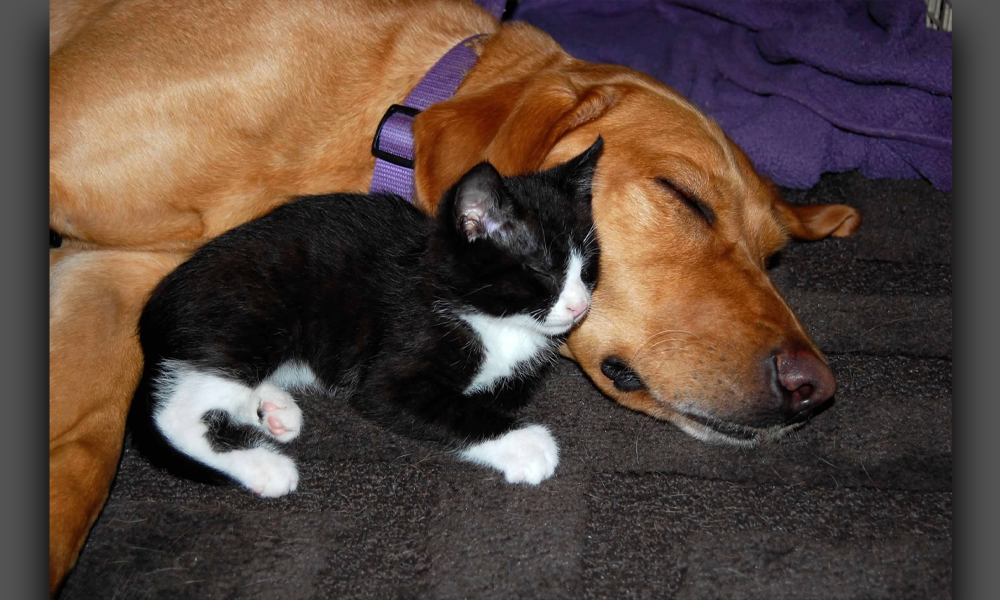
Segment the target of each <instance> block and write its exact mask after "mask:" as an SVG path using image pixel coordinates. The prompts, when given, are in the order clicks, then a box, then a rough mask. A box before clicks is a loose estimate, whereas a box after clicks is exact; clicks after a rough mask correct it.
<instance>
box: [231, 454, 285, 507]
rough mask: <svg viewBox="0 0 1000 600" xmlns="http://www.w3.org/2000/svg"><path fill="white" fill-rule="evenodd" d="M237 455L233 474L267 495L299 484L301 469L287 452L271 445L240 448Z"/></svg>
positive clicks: (283, 492) (261, 494) (279, 493)
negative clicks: (274, 448)
mask: <svg viewBox="0 0 1000 600" xmlns="http://www.w3.org/2000/svg"><path fill="white" fill-rule="evenodd" d="M233 455H234V456H233V459H234V463H233V464H232V465H230V469H228V471H229V473H230V475H232V476H233V477H234V478H235V479H236V480H237V481H239V482H240V483H241V484H243V485H244V486H245V487H246V488H248V489H250V490H251V491H253V493H255V494H257V495H259V496H261V497H263V498H277V497H279V496H284V495H286V494H289V493H291V492H294V491H295V488H297V487H298V485H299V470H298V468H296V466H295V462H294V461H292V459H290V458H288V457H287V456H282V455H281V454H278V453H277V452H274V451H272V450H268V449H267V448H254V449H253V450H242V451H237V452H234V453H233Z"/></svg>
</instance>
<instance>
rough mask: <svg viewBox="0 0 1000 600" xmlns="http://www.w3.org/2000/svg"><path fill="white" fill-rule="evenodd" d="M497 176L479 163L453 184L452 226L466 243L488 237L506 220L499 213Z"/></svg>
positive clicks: (499, 188)
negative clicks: (453, 224) (453, 225)
mask: <svg viewBox="0 0 1000 600" xmlns="http://www.w3.org/2000/svg"><path fill="white" fill-rule="evenodd" d="M502 185H503V184H502V182H501V178H500V173H498V172H497V170H496V169H495V168H494V167H493V165H491V164H490V163H487V162H484V163H479V164H478V165H476V166H475V167H473V168H472V170H471V171H469V172H468V173H466V174H465V175H464V176H463V177H462V179H460V180H459V182H458V183H457V184H455V213H454V215H455V222H456V224H457V225H458V228H459V230H460V231H461V232H462V233H464V234H465V237H466V239H468V240H469V241H470V242H471V241H473V240H475V239H478V238H480V237H485V236H489V235H492V234H493V233H495V232H496V231H497V230H499V229H500V228H501V227H502V226H503V225H504V223H506V221H507V219H505V218H504V216H503V214H502V212H501V208H502V207H501V202H502V200H501V198H502V190H501V187H502Z"/></svg>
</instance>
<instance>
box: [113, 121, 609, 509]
mask: <svg viewBox="0 0 1000 600" xmlns="http://www.w3.org/2000/svg"><path fill="white" fill-rule="evenodd" d="M601 148H602V141H601V139H600V138H598V140H597V141H596V142H595V143H594V145H593V146H591V148H590V149H588V150H587V151H586V152H584V153H583V154H581V155H580V156H578V157H576V158H574V159H573V160H571V161H570V162H568V163H566V164H564V165H560V166H558V167H555V168H553V169H550V170H548V171H545V172H541V173H535V174H530V175H524V176H518V177H510V178H502V177H500V175H499V174H498V173H497V172H496V170H495V169H494V168H493V167H492V166H491V165H489V164H488V163H483V164H481V165H479V166H477V167H476V168H474V169H472V170H471V171H470V172H469V173H467V174H466V175H465V176H464V177H463V178H462V179H461V181H459V183H457V184H456V185H455V186H454V187H453V188H452V189H451V190H449V191H448V192H447V193H446V194H445V195H444V197H443V199H442V201H441V203H440V207H439V211H438V216H437V217H428V216H426V215H424V214H423V213H421V212H420V211H419V210H418V209H416V208H414V207H413V206H412V205H410V204H409V203H407V202H406V201H405V200H403V199H402V198H399V197H396V196H391V195H374V196H364V195H351V194H336V195H330V196H315V197H306V198H300V199H297V200H294V201H292V202H290V203H288V204H286V205H283V206H281V207H279V208H277V209H275V210H274V211H273V212H271V213H269V214H268V215H266V216H264V217H261V218H259V219H257V220H255V221H252V222H250V223H247V224H245V225H243V226H241V227H238V228H236V229H234V230H232V231H230V232H228V233H225V234H223V235H222V236H220V237H218V238H216V239H215V240H213V241H212V242H210V243H208V244H207V245H205V246H204V247H203V248H201V249H200V250H199V251H198V252H196V253H195V254H194V255H193V256H192V257H191V258H190V260H188V261H187V262H185V263H184V264H182V265H181V266H180V267H178V268H177V269H176V270H175V271H174V272H173V273H171V274H170V275H169V276H168V277H166V278H165V279H164V280H163V281H162V282H161V283H160V285H159V286H158V287H157V288H156V289H155V290H154V292H153V294H152V296H151V298H150V300H149V302H148V304H147V306H146V308H145V310H144V311H143V313H142V316H141V318H140V321H139V333H140V341H141V344H142V349H143V352H144V355H145V359H146V366H145V369H144V372H143V377H142V380H141V382H140V386H139V389H138V391H137V393H136V398H135V401H134V403H133V408H132V413H131V415H130V424H131V427H132V431H133V439H134V440H135V442H136V444H137V445H138V446H139V447H140V448H141V449H142V450H143V451H144V453H145V454H147V455H148V456H149V457H150V458H151V459H152V460H153V461H154V462H156V463H158V464H161V465H163V466H167V467H169V468H170V469H171V470H173V471H174V472H176V473H178V474H180V475H182V476H186V477H189V478H194V479H199V480H203V481H218V480H220V479H222V480H225V479H229V478H234V479H236V477H234V476H233V475H231V474H228V473H225V472H222V471H220V470H218V469H216V468H214V467H211V466H208V465H206V464H204V462H202V461H201V460H199V459H197V458H195V457H192V456H189V455H188V454H187V453H185V452H183V451H181V450H179V449H178V447H177V442H176V440H173V441H172V440H171V439H170V436H168V435H165V434H164V431H162V430H161V428H160V426H158V425H157V422H156V421H154V416H156V415H157V414H158V412H160V411H161V410H163V409H164V408H165V406H166V404H167V403H169V402H174V401H175V398H174V396H171V395H170V394H172V393H173V392H172V391H171V390H172V388H171V387H170V382H171V381H174V380H172V379H170V377H173V375H171V373H173V374H174V375H176V374H177V373H180V372H181V371H178V370H177V365H180V364H182V365H184V369H187V370H186V371H183V372H185V373H186V372H188V371H197V372H199V373H208V374H214V375H216V376H219V377H221V378H222V379H225V380H232V381H236V382H239V383H241V384H243V385H245V386H247V387H248V388H256V387H257V386H259V385H260V384H261V383H262V382H264V381H265V380H267V378H268V376H269V375H270V374H272V373H273V372H274V371H275V370H276V369H277V368H278V367H279V366H281V365H283V364H286V363H289V362H290V361H297V362H300V363H305V364H308V366H309V367H310V368H311V370H312V372H313V373H315V374H316V376H317V378H318V380H319V382H321V384H322V385H323V386H324V387H326V388H328V389H333V390H335V394H336V395H338V396H346V397H347V398H348V399H349V400H350V402H351V403H352V405H353V406H355V407H356V408H357V409H358V410H359V411H360V412H361V413H363V414H364V415H366V416H367V417H369V418H371V419H373V420H375V421H376V422H378V423H380V424H381V425H383V426H385V427H387V428H390V429H392V430H394V431H396V432H400V433H403V434H406V435H410V436H413V437H417V438H422V439H431V440H437V441H439V442H443V443H445V444H447V445H449V446H451V447H453V448H456V449H465V448H469V447H471V446H473V445H475V444H477V443H482V442H484V441H488V440H494V439H496V438H498V437H500V436H503V435H504V434H506V433H508V432H511V431H512V430H514V429H515V428H516V427H518V424H517V421H516V419H515V417H514V416H513V415H512V414H511V411H512V410H514V409H516V408H518V407H519V406H520V405H521V404H522V403H523V402H524V399H525V395H526V394H525V392H526V389H527V386H528V385H529V384H530V383H532V382H533V381H534V380H535V379H536V378H537V376H538V371H539V367H540V366H541V365H542V364H543V363H545V362H548V361H549V360H551V359H552V358H553V356H554V352H555V348H556V347H557V345H558V343H559V342H560V341H561V340H562V339H564V337H565V333H566V332H567V331H568V329H569V326H566V327H565V329H566V331H562V332H559V333H551V332H549V331H548V330H546V333H547V334H548V335H547V336H546V337H545V342H544V343H543V344H541V345H540V346H539V348H538V350H537V352H536V353H534V355H533V356H531V358H530V359H529V360H526V361H522V362H521V363H520V364H519V365H518V368H517V369H515V370H514V372H513V373H512V374H510V376H508V377H504V378H501V379H499V380H497V381H496V382H495V385H487V386H485V387H483V388H481V389H476V390H469V389H468V388H469V386H470V384H471V383H472V382H473V380H474V378H475V377H476V376H477V373H479V372H480V369H481V368H485V367H484V366H483V363H484V358H485V356H484V345H483V344H484V342H483V338H481V336H480V334H479V333H477V330H476V329H475V328H474V327H472V326H471V325H470V322H469V321H467V320H466V319H463V318H461V315H463V314H479V315H489V316H490V317H497V318H499V317H511V316H513V315H523V314H532V315H535V316H536V317H544V315H550V316H551V317H552V318H553V319H554V318H555V316H554V315H555V314H556V309H555V308H552V306H553V305H554V304H555V303H557V302H562V300H561V297H560V293H561V291H563V289H564V285H568V284H566V282H565V281H564V280H565V279H566V274H567V268H568V265H569V263H570V254H571V252H575V253H577V255H579V256H580V257H581V258H582V269H581V277H580V279H582V282H583V285H584V286H586V288H587V292H588V295H587V301H588V303H589V290H591V289H592V288H593V286H594V284H595V281H596V277H597V268H598V246H597V240H596V235H595V234H594V231H593V223H592V217H591V208H590V200H591V193H590V186H591V179H592V176H593V172H594V169H595V167H596V163H597V159H598V158H599V156H600V153H601ZM550 308H552V310H551V312H549V309H550ZM543 313H544V314H543ZM577 318H578V317H577ZM539 320H540V319H539ZM490 322H491V323H492V322H493V321H490ZM506 322H507V321H504V323H506ZM547 322H548V321H547ZM180 377H181V376H180V375H177V377H176V381H180V380H181V379H180ZM198 411H199V412H200V414H198V415H194V418H195V420H194V421H193V424H195V425H197V421H198V420H200V422H201V423H202V424H203V425H207V433H205V434H204V437H206V438H207V439H208V441H209V443H210V444H211V448H212V450H213V451H214V452H218V453H225V452H233V451H237V450H241V449H247V448H256V447H266V448H269V449H271V450H276V449H277V448H278V445H277V444H274V443H273V440H274V438H273V437H272V436H271V435H269V434H268V433H267V426H266V423H263V421H264V416H263V413H262V412H261V411H260V410H259V409H258V411H257V414H258V417H259V419H260V421H259V422H257V423H250V422H246V420H245V419H244V420H242V421H241V420H240V418H238V417H236V416H234V415H233V414H231V413H230V412H227V411H226V410H217V409H214V408H212V406H210V405H209V406H205V407H204V409H201V408H198ZM553 447H554V446H553ZM473 460H475V459H473ZM553 468H554V465H553ZM296 477H297V476H296ZM508 479H510V476H508ZM296 481H297V479H296ZM535 483H537V482H535ZM246 485H248V487H251V486H250V485H249V484H246ZM292 489H294V483H293V484H292ZM258 491H259V490H258ZM277 495H280V494H277Z"/></svg>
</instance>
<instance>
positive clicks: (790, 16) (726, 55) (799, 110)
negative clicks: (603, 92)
mask: <svg viewBox="0 0 1000 600" xmlns="http://www.w3.org/2000/svg"><path fill="white" fill-rule="evenodd" d="M926 11H927V6H926V4H925V2H923V1H922V0H868V1H861V0H826V1H823V2H801V1H798V0H750V1H740V2H733V1H732V0H671V1H669V2H668V1H667V0H629V1H627V2H606V1H605V0H526V1H524V2H522V3H521V5H520V6H519V7H518V9H517V11H516V12H515V13H514V17H515V19H520V20H524V21H527V22H529V23H531V24H532V25H535V26H537V27H539V28H541V29H543V30H545V31H546V32H548V33H549V34H550V35H552V37H554V38H555V39H556V41H558V42H559V43H560V44H562V45H563V47H564V48H566V50H567V51H568V52H569V53H570V54H572V55H574V56H576V57H578V58H581V59H584V60H589V61H594V62H607V63H615V64H621V65H625V66H628V67H632V68H634V69H638V70H639V71H643V72H645V73H648V74H649V75H652V76H654V77H656V78H657V79H659V80H661V81H663V82H664V83H666V84H667V85H669V86H671V87H673V88H675V89H676V90H677V91H679V92H680V93H681V94H683V95H684V96H686V97H687V98H688V99H689V100H691V101H692V102H693V103H694V104H695V105H697V106H698V107H699V108H701V109H702V110H703V111H705V112H706V113H707V114H709V115H711V116H712V117H713V118H714V119H715V120H716V121H718V122H719V124H720V125H721V126H722V128H723V129H724V130H725V131H726V133H727V134H728V135H729V136H730V137H731V138H732V139H733V140H734V141H735V142H736V143H737V144H738V145H739V146H740V147H742V148H743V149H744V151H746V153H747V155H748V156H749V157H750V159H751V160H752V161H753V162H754V165H756V166H757V168H758V169H759V170H760V171H761V172H762V173H765V174H766V175H768V176H769V177H771V178H772V179H773V180H774V181H775V182H777V183H779V184H781V185H786V186H791V187H796V188H809V187H811V186H813V185H814V184H815V183H816V182H817V181H818V180H819V176H820V175H821V174H822V173H826V172H843V171H848V170H852V169H858V170H860V171H861V173H862V174H864V175H866V176H867V177H873V178H878V177H892V178H916V177H923V178H926V179H928V180H929V181H931V182H932V183H933V184H934V185H935V186H936V187H937V188H938V189H941V190H946V191H947V190H950V189H951V177H952V175H951V137H952V136H951V129H952V126H951V104H952V99H951V73H952V69H951V48H952V35H951V33H945V32H941V31H934V30H930V29H927V27H926V26H925V13H926Z"/></svg>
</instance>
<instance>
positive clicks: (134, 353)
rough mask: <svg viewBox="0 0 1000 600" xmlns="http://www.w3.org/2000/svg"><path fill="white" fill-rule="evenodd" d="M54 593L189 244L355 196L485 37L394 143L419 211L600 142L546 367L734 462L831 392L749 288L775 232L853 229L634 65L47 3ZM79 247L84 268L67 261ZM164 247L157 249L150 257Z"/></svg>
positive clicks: (331, 10)
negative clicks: (776, 179)
mask: <svg viewBox="0 0 1000 600" xmlns="http://www.w3.org/2000/svg"><path fill="white" fill-rule="evenodd" d="M50 16H51V19H50V35H51V37H50V40H51V45H50V72H49V75H50V102H51V104H50V130H51V135H50V177H51V184H50V186H51V187H50V205H49V206H50V224H51V227H52V228H53V229H55V230H56V231H58V232H60V233H61V234H63V236H64V237H65V239H66V249H65V250H60V251H54V252H53V255H52V262H53V264H54V266H52V267H50V278H51V282H52V292H51V294H52V295H51V299H50V302H51V308H50V335H51V346H50V363H51V364H50V367H51V374H50V386H51V396H50V414H51V421H50V485H51V491H50V529H51V534H50V548H49V551H50V585H51V588H52V589H53V590H54V589H55V588H56V586H57V585H58V584H59V582H60V581H61V580H62V578H63V576H64V575H65V573H66V571H67V570H68V569H69V568H70V566H71V565H72V563H73V561H74V560H75V557H76V555H77V553H78V552H79V549H80V547H81V546H82V544H83V540H84V539H85V536H86V532H87V530H88V528H89V526H90V525H91V524H92V522H93V520H94V519H95V518H96V515H97V513H98V512H99V510H100V507H101V505H102V504H103V502H104V499H105V497H106V495H107V491H108V486H109V484H110V481H111V478H112V475H113V473H114V469H115V465H116V463H117V460H118V457H119V454H120V451H121V443H122V433H123V430H124V416H125V414H126V411H127V408H128V404H129V401H130V399H131V395H132V391H133V387H134V385H135V383H136V380H137V378H138V376H139V372H140V369H141V356H140V352H139V349H138V344H137V341H136V337H135V325H136V317H137V315H138V313H139V311H140V309H141V306H142V302H143V300H144V298H145V296H146V294H147V293H148V291H149V290H150V289H151V288H152V286H153V285H154V284H155V283H156V282H157V281H158V280H159V278H160V277H162V275H163V274H165V273H167V272H168V271H169V270H170V269H172V268H173V267H174V266H175V265H176V264H178V262H179V261H180V260H181V259H182V258H183V256H184V255H185V253H187V252H189V251H190V250H192V249H193V248H196V247H197V246H198V245H199V244H201V243H203V242H205V241H206V240H208V239H210V238H212V237H213V236H215V235H218V234H219V233H221V232H223V231H225V230H227V229H229V228H232V227H234V226H236V225H239V224H241V223H243V222H245V221H247V220H249V219H252V218H254V217H257V216H259V215H261V214H264V213H266V212H267V211H268V210H270V209H271V208H273V207H274V206H276V205H277V204H279V203H281V202H284V201H286V200H287V199H288V198H289V197H290V196H294V195H301V194H311V193H323V192H330V191H364V190H366V189H367V187H368V184H369V181H370V179H371V174H372V169H373V165H374V158H373V157H372V156H371V154H370V152H369V148H370V144H371V138H372V134H373V133H374V131H375V127H376V125H377V123H378V121H379V119H380V117H381V116H382V114H383V113H384V111H385V110H386V108H387V107H388V106H389V105H390V104H392V103H396V102H399V101H400V100H401V99H403V98H404V97H405V96H406V95H407V93H408V91H409V90H410V89H411V88H412V87H413V86H414V85H416V83H417V81H418V80H419V79H420V78H421V77H422V76H423V74H424V73H425V72H426V71H427V70H428V69H429V68H430V67H431V66H432V65H433V63H434V62H435V61H436V60H437V58H438V57H440V56H441V55H443V54H444V53H445V52H446V51H447V50H448V49H449V48H450V47H451V46H453V45H454V44H456V43H458V42H459V41H461V40H463V39H465V38H467V37H469V36H471V35H474V34H477V33H487V34H493V35H492V36H490V37H489V38H488V40H487V41H485V42H483V43H482V45H481V46H480V47H478V48H477V51H478V52H479V54H480V60H479V62H478V64H477V65H476V66H475V67H474V68H473V69H472V71H471V72H470V73H469V74H468V76H467V77H466V79H465V81H464V82H463V84H462V86H461V87H460V88H459V90H458V92H457V93H456V94H455V96H454V97H453V98H452V99H450V100H447V101H445V102H441V103H439V104H437V105H435V106H433V107H432V108H430V109H429V110H427V111H425V112H424V113H422V114H421V115H420V116H419V117H418V118H417V120H416V124H415V127H414V132H415V138H416V165H417V173H416V186H417V191H418V196H419V198H418V200H417V202H418V204H419V205H420V206H421V207H423V208H425V209H427V210H434V208H435V204H436V200H437V198H438V197H439V196H440V194H441V193H442V191H443V190H444V189H445V188H446V187H447V186H449V185H450V184H451V183H452V182H453V181H454V180H455V179H456V178H457V176H458V175H459V174H461V173H462V172H464V171H465V170H467V169H468V168H470V167H471V166H472V165H474V164H475V163H477V162H479V161H481V160H484V159H488V160H490V161H491V162H493V163H494V164H495V165H496V166H497V167H498V168H499V169H500V170H501V172H503V173H505V174H514V173H520V172H527V171H532V170H536V169H539V168H542V167H548V166H550V165H553V164H556V163H559V162H561V161H563V160H566V159H567V158H569V157H571V156H573V155H575V154H576V153H578V152H580V151H582V150H583V149H584V148H586V147H587V146H588V145H589V144H590V142H592V141H593V140H594V139H595V138H596V137H597V135H598V133H600V134H601V135H602V136H604V139H605V151H604V154H603V156H602V158H601V162H600V165H599V168H598V173H597V176H596V178H595V183H594V210H595V216H596V220H597V229H598V233H599V235H600V240H601V243H602V248H603V252H602V262H601V281H600V284H599V285H598V288H597V290H596V292H595V294H594V299H593V308H592V311H591V314H590V316H589V317H588V318H587V319H586V320H585V322H584V324H583V325H582V326H581V327H580V328H579V329H578V330H577V331H576V332H575V333H574V334H573V335H572V336H571V338H570V340H569V342H568V345H567V347H566V348H565V349H564V352H565V353H566V354H567V355H568V356H571V357H573V358H574V359H575V360H577V361H578V362H579V363H580V364H581V365H582V367H583V369H584V370H585V371H586V373H587V374H588V375H589V376H590V377H591V378H592V379H593V380H594V382H595V383H596V384H597V385H598V386H599V387H600V388H601V389H602V390H603V391H604V392H606V393H607V394H609V395H610V396H611V397H613V398H615V399H616V400H617V401H618V402H620V403H622V404H624V405H625V406H629V407H631V408H634V409H636V410H640V411H643V412H646V413H648V414H651V415H653V416H655V417H658V418H661V419H667V420H670V421H673V422H674V423H676V424H677V425H679V426H680V427H682V428H683V429H684V430H686V431H688V432H689V433H692V434H693V435H696V436H698V437H700V438H703V439H706V440H714V441H724V442H730V443H738V444H744V445H754V444H757V443H759V442H760V441H762V440H765V439H769V438H771V437H774V436H775V435H776V434H777V433H780V432H783V431H785V430H787V429H789V428H791V427H794V424H795V422H796V419H798V418H799V417H801V415H803V414H806V413H808V411H809V410H811V409H812V408H814V407H815V406H817V405H819V404H821V403H823V402H824V401H825V400H827V399H828V398H829V397H830V396H831V395H832V394H833V391H834V387H835V384H834V381H833V376H832V374H831V373H830V370H829V369H828V368H827V367H826V365H825V363H824V362H823V360H822V359H821V358H820V354H819V352H818V351H817V350H816V348H815V347H814V346H813V344H812V342H811V341H810V340H809V338H808V336H807V335H806V333H805V331H804V330H803V329H802V326H801V325H800V323H799V322H798V320H797V319H796V318H795V316H794V314H793V313H792V311H791V310H790V309H789V308H788V306H787V305H786V304H785V302H784V301H783V300H782V298H781V296H780V295H779V294H778V292H777V291H776V290H775V288H774V286H773V285H772V284H771V282H770V281H769V280H768V278H767V274H766V272H765V270H764V263H765V260H766V259H767V257H768V256H770V255H771V254H773V253H774V252H775V251H777V250H778V249H779V248H780V247H781V246H782V245H783V244H784V243H785V242H786V241H787V240H788V238H789V236H792V237H796V238H801V239H820V238H823V237H826V236H830V235H833V236H845V235H850V234H851V233H852V232H853V231H854V229H855V228H856V227H857V226H858V224H859V223H860V216H859V215H858V213H857V212H856V211H855V210H853V209H851V208H849V207H846V206H842V205H823V206H810V207H794V206H791V205H788V204H786V203H784V202H783V201H782V200H781V199H780V198H779V197H778V195H777V194H776V191H775V188H774V187H773V186H772V185H770V184H769V183H768V182H766V181H765V180H763V179H762V178H761V177H760V176H759V175H758V174H757V173H756V172H755V171H754V170H753V167H752V166H751V165H750V163H749V161H748V160H747V159H746V157H745V156H744V155H743V153H742V152H740V150H739V149H738V148H736V147H735V146H734V145H733V144H732V143H731V142H730V140H729V139H728V138H726V136H725V135H724V134H723V133H722V131H721V130H720V129H719V128H718V126H716V125H715V124H714V123H713V122H712V121H711V120H709V119H707V118H706V117H705V116H703V115H702V114H701V113H699V112H698V111H697V110H696V109H695V108H694V107H693V106H691V105H690V104H689V103H688V102H687V101H685V100H684V99H683V98H682V97H680V96H679V95H677V94H676V93H675V92H674V91H672V90H671V89H669V88H667V87H666V86H664V85H663V84H661V83H659V82H657V81H655V80H653V79H651V78H649V77H646V76H644V75H642V74H639V73H637V72H635V71H632V70H629V69H625V68H621V67H616V66H608V65H595V64H591V63H586V62H582V61H578V60H575V59H573V58H572V57H570V56H568V55H567V54H566V53H565V52H563V51H562V49H561V48H560V47H559V46H558V45H557V44H556V43H555V42H553V40H552V39H551V38H550V37H549V36H547V35H546V34H544V33H542V32H540V31H538V30H537V29H534V28H532V27H530V26H528V25H525V24H509V25H504V26H502V27H501V26H499V25H498V23H497V22H496V21H495V20H494V19H493V18H491V17H490V16H489V15H488V14H487V13H485V12H484V11H482V10H481V9H479V8H478V7H476V6H475V5H474V4H473V3H472V2H471V1H468V0H454V1H450V2H449V1H442V2H415V1H403V0H399V1H386V2H377V1H372V2H366V3H358V2H337V3H315V2H306V1H298V2H281V3H275V2H266V1H265V2H259V3H258V2H249V3H240V4H226V3H219V2H217V1H216V0H212V1H210V2H197V1H194V0H185V1H183V2H176V3H166V2H147V3H139V2H121V3H118V2H105V3H94V2H89V3H86V4H83V3H79V2H73V1H69V2H62V3H60V2H53V3H52V8H51V13H50ZM83 249H88V250H91V251H83ZM171 252H174V253H171Z"/></svg>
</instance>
